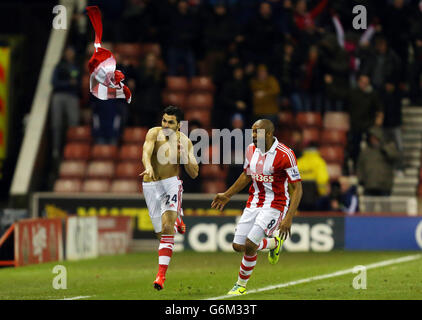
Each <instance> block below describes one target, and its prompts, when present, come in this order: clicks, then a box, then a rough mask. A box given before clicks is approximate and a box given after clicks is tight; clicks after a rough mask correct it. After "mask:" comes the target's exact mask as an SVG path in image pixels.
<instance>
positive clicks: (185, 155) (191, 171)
mask: <svg viewBox="0 0 422 320" xmlns="http://www.w3.org/2000/svg"><path fill="white" fill-rule="evenodd" d="M183 139H185V143H187V145H188V151H187V152H186V150H185V148H184V146H183V145H184V144H183V143H180V144H179V148H180V158H181V159H183V162H182V163H185V165H184V167H185V170H186V172H187V173H188V175H189V176H190V177H191V178H192V179H195V178H196V177H197V176H198V173H199V166H198V162H197V161H196V158H195V156H194V154H193V144H192V141H190V140H189V138H187V137H184V138H183Z"/></svg>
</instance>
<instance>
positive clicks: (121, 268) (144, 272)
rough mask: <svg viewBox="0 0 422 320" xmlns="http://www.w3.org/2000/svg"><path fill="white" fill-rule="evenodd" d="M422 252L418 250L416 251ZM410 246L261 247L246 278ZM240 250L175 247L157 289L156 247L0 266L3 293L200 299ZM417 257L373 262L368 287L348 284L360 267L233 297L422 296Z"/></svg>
mask: <svg viewBox="0 0 422 320" xmlns="http://www.w3.org/2000/svg"><path fill="white" fill-rule="evenodd" d="M417 253H420V252H417ZM411 254H415V252H345V251H334V252H330V253H288V252H283V253H282V256H281V257H280V261H279V263H278V264H277V265H270V264H269V263H268V261H267V257H266V254H265V253H259V255H258V262H257V265H256V267H255V269H254V272H253V274H252V277H251V279H250V280H249V283H248V289H249V290H252V289H258V288H262V287H266V286H270V285H276V284H280V283H286V282H290V281H294V280H300V279H304V278H309V277H313V276H317V275H322V274H327V273H332V272H336V271H339V270H345V269H349V268H353V267H354V266H356V265H367V264H371V263H375V262H379V261H383V260H389V259H395V258H399V257H403V256H407V255H411ZM240 261H241V255H240V254H237V253H223V252H218V253H196V252H189V251H187V252H175V253H174V255H173V258H172V261H171V264H170V267H169V270H168V272H167V281H166V283H165V288H164V290H162V291H156V290H154V289H153V285H152V282H153V281H154V279H155V275H156V272H157V267H158V266H157V263H158V258H157V253H150V252H148V253H136V254H135V253H133V254H127V255H120V256H105V257H100V258H97V259H91V260H83V261H62V262H60V263H57V262H55V263H45V264H40V265H31V266H25V267H19V268H2V269H0V300H6V299H12V300H14V299H19V300H21V299H42V300H44V299H63V298H71V297H78V296H90V297H89V298H86V299H96V300H97V299H98V300H108V299H112V300H119V299H124V300H137V299H139V300H155V299H159V300H192V299H193V300H200V299H207V298H212V297H218V296H223V295H226V293H227V291H228V290H230V289H231V287H232V286H233V284H234V283H235V282H236V280H237V274H238V271H239V266H240ZM57 264H61V265H64V266H65V267H66V270H67V289H66V290H56V289H54V288H53V286H52V283H53V278H54V277H55V276H57V274H54V273H53V272H52V271H53V268H54V266H55V265H57ZM421 274H422V258H419V259H417V260H414V261H409V262H404V263H400V264H394V265H390V266H385V267H380V268H376V269H370V270H368V271H367V289H366V290H363V289H361V290H356V289H354V288H353V286H352V282H353V279H354V277H356V276H357V274H352V273H349V274H346V275H342V276H338V277H334V278H329V279H322V280H317V281H312V282H309V283H303V284H298V285H294V286H288V287H285V288H279V289H273V290H268V291H264V292H257V293H251V294H248V295H244V296H241V297H235V298H234V299H245V300H248V299H254V300H269V299H276V300H291V299H293V300H312V299H321V300H333V299H334V300H335V299H346V300H349V299H353V300H356V299H365V300H375V299H376V300H378V299H380V300H381V299H398V300H400V299H406V300H408V299H417V300H421V299H422V277H421Z"/></svg>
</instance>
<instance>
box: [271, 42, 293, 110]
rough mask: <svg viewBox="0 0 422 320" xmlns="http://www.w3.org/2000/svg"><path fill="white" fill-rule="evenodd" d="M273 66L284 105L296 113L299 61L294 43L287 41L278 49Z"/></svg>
mask: <svg viewBox="0 0 422 320" xmlns="http://www.w3.org/2000/svg"><path fill="white" fill-rule="evenodd" d="M271 65H272V66H273V68H274V70H275V71H274V73H275V76H276V78H277V80H278V81H279V83H280V87H281V91H282V92H283V95H282V98H281V99H282V105H284V106H286V109H287V108H288V107H289V106H290V105H291V106H292V108H293V111H294V109H295V107H293V106H294V105H297V104H298V103H299V96H298V93H297V91H298V70H299V61H298V58H297V55H296V54H295V47H294V44H293V42H292V41H289V40H286V41H285V42H284V43H283V45H282V46H278V47H277V48H276V50H275V54H274V60H273V61H272V63H271Z"/></svg>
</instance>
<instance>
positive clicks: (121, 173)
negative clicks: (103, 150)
mask: <svg viewBox="0 0 422 320" xmlns="http://www.w3.org/2000/svg"><path fill="white" fill-rule="evenodd" d="M142 171H144V167H143V165H142V163H141V162H140V161H139V162H135V161H122V162H119V163H118V164H117V167H116V173H115V177H116V178H119V179H120V178H123V179H135V178H138V177H139V174H140V173H142Z"/></svg>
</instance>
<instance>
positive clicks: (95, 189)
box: [82, 179, 110, 193]
mask: <svg viewBox="0 0 422 320" xmlns="http://www.w3.org/2000/svg"><path fill="white" fill-rule="evenodd" d="M109 191H110V181H108V180H104V179H87V180H85V181H84V183H83V184H82V192H88V193H104V192H109Z"/></svg>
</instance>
